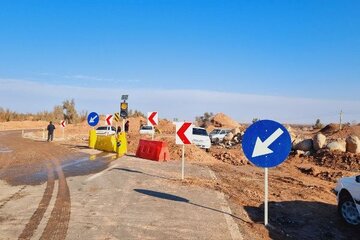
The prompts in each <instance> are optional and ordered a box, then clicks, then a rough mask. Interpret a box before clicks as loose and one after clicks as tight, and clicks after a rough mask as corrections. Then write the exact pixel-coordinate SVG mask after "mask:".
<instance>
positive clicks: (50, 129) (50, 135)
mask: <svg viewBox="0 0 360 240" xmlns="http://www.w3.org/2000/svg"><path fill="white" fill-rule="evenodd" d="M54 130H55V126H54V124H53V123H52V122H51V121H50V123H49V125H48V126H47V131H48V139H47V141H48V142H49V141H52V140H53V139H54Z"/></svg>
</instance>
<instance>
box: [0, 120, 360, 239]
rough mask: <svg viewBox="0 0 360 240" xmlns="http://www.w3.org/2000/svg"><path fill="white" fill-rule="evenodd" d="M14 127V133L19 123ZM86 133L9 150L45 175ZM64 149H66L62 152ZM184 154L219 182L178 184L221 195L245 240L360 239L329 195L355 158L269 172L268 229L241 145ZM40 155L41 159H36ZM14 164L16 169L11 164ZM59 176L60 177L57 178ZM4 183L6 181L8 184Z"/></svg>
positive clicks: (323, 159) (259, 185)
mask: <svg viewBox="0 0 360 240" xmlns="http://www.w3.org/2000/svg"><path fill="white" fill-rule="evenodd" d="M129 120H130V132H129V136H128V139H129V149H128V150H129V152H130V153H135V152H136V148H137V144H138V141H139V139H140V138H146V137H144V136H140V135H139V134H138V129H139V126H140V120H143V121H144V119H141V118H130V119H129ZM227 124H228V123H227ZM9 125H10V124H9ZM20 125H21V124H20ZM45 125H46V124H45ZM24 126H25V124H24ZM221 126H229V125H226V124H224V125H221ZM17 127H19V124H18V123H17ZM158 128H159V129H160V130H161V132H162V133H161V134H160V135H156V137H155V138H156V139H157V140H164V141H166V142H167V143H168V146H169V150H170V154H171V157H172V159H180V158H181V147H180V146H178V145H175V143H174V142H175V140H174V132H175V127H174V125H173V124H172V122H169V121H166V120H161V121H160V124H159V127H158ZM89 129H90V127H88V126H87V124H86V123H82V124H78V125H70V126H68V127H67V128H66V130H65V131H66V133H67V134H66V139H64V140H59V142H58V143H57V144H56V145H55V144H54V146H59V145H60V146H61V148H57V147H54V148H53V147H52V146H53V145H52V144H50V145H51V146H49V145H44V144H47V143H39V144H42V145H41V147H40V145H38V146H36V147H35V148H33V146H32V145H33V144H34V143H33V141H31V140H28V141H29V142H28V144H29V145H27V146H16V143H13V144H14V145H13V148H14V149H15V148H17V149H29V148H32V149H33V150H32V151H30V152H28V153H26V152H25V151H24V150H22V153H21V151H20V153H19V154H18V156H17V157H16V158H17V159H30V162H29V164H35V166H36V164H37V163H39V164H38V165H39V167H40V168H41V169H43V170H45V171H47V167H46V164H45V162H44V161H43V160H45V159H49V157H50V158H51V156H53V157H55V156H57V155H59V156H60V155H61V156H64V158H65V159H66V156H67V154H68V153H69V154H70V153H71V154H73V151H72V150H69V148H70V149H77V150H79V149H80V148H86V145H87V134H88V131H89ZM344 130H346V129H344ZM294 131H296V132H297V133H299V134H307V135H308V134H309V132H303V131H302V130H301V129H299V128H296V129H294ZM315 132H316V131H314V132H311V133H312V134H314V133H315ZM57 134H59V133H57ZM40 135H41V134H40V133H34V135H33V136H38V137H39V136H40ZM48 146H49V147H48ZM64 146H65V147H67V148H66V149H65V148H63V147H64ZM185 152H186V155H185V157H186V161H187V162H192V163H193V164H199V165H203V166H207V167H209V168H210V169H212V170H213V171H214V172H215V174H216V176H217V178H218V179H217V180H205V179H200V178H192V179H187V180H186V181H184V182H182V183H181V184H192V185H201V186H206V187H208V188H213V189H216V190H218V191H222V192H224V193H225V194H226V195H227V196H228V199H229V202H230V205H231V208H232V210H233V213H234V216H236V218H235V220H236V221H237V223H238V224H239V226H240V229H241V230H242V231H244V232H245V233H246V235H247V236H249V238H247V239H357V236H359V233H360V232H359V229H355V228H351V227H348V226H346V225H345V224H343V223H342V221H341V220H340V218H339V217H338V216H337V208H336V197H335V195H334V194H333V188H334V187H335V182H336V181H337V179H338V178H339V177H342V176H353V175H355V174H356V173H357V172H358V171H359V170H360V169H359V166H360V162H359V155H354V154H342V153H331V152H328V151H320V152H319V153H317V154H315V155H312V156H309V157H306V156H297V155H295V154H292V155H290V157H289V159H288V160H287V161H286V162H284V163H283V164H282V165H280V166H278V167H276V168H274V169H270V170H269V184H270V186H269V194H270V196H269V201H270V203H269V217H270V221H269V222H270V225H269V227H267V228H265V227H264V225H263V196H264V192H263V189H264V184H263V181H264V179H263V177H264V174H263V170H262V169H259V168H257V167H254V166H253V165H252V164H250V163H249V162H248V161H247V160H246V159H245V157H244V155H243V153H242V150H241V146H240V145H235V146H234V147H232V148H229V149H227V148H223V147H217V146H213V147H212V149H211V151H210V153H206V152H205V151H204V150H201V149H198V148H197V147H195V146H186V150H185ZM40 155H43V157H39V156H40ZM0 156H1V155H0ZM31 159H33V160H31ZM42 159H43V160H42ZM8 162H9V161H8V160H6V159H4V158H3V159H1V163H0V164H2V165H0V171H1V173H2V174H3V173H4V172H5V171H4V170H5V169H9V168H7V167H8V166H7V164H8ZM14 164H17V163H16V161H15V162H14ZM18 164H20V165H21V164H25V162H18ZM52 164H55V163H52ZM25 166H26V165H25ZM58 175H59V176H61V174H58ZM65 175H66V173H65ZM1 176H2V177H3V175H1ZM46 176H48V178H46V179H45V180H43V181H50V182H49V183H48V184H50V187H51V174H47V175H46ZM5 179H6V178H5ZM9 179H10V180H9V181H11V178H9ZM49 179H50V180H49ZM13 183H16V181H14V182H13ZM65 215H66V214H65Z"/></svg>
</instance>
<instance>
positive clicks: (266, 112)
mask: <svg viewBox="0 0 360 240" xmlns="http://www.w3.org/2000/svg"><path fill="white" fill-rule="evenodd" d="M0 86H1V87H0V103H1V104H0V106H2V107H8V108H11V109H13V110H16V111H21V112H36V111H42V110H51V109H52V107H53V106H54V105H56V104H60V103H61V102H62V101H63V100H64V99H68V98H74V99H75V100H76V101H75V102H76V104H77V107H78V108H79V109H83V110H88V111H97V112H100V113H103V114H106V113H112V112H115V111H118V109H119V102H120V99H121V95H122V94H129V107H130V108H131V109H137V110H140V111H143V112H148V111H159V114H160V117H165V118H170V119H172V118H174V117H177V118H179V119H182V120H193V119H194V117H195V116H197V115H201V114H203V113H204V112H224V113H226V114H228V115H230V116H231V117H233V118H234V119H236V120H238V121H241V122H250V121H251V120H252V119H253V118H254V117H257V118H260V119H274V120H277V121H281V122H288V123H313V122H315V120H316V119H317V118H320V119H321V120H322V121H323V122H325V123H326V122H334V121H337V120H338V112H339V111H340V110H341V109H342V110H343V111H344V121H349V122H351V121H353V120H360V102H359V101H340V100H327V99H309V98H291V97H281V96H263V95H252V94H241V93H225V92H217V91H206V90H187V89H170V90H164V89H126V88H121V87H113V88H111V87H106V88H104V87H99V88H90V87H73V86H67V85H51V84H43V83H38V82H31V81H23V80H14V79H0Z"/></svg>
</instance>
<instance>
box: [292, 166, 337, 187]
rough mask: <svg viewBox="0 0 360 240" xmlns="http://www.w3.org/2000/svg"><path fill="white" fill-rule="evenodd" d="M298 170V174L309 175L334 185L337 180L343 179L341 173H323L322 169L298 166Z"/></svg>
mask: <svg viewBox="0 0 360 240" xmlns="http://www.w3.org/2000/svg"><path fill="white" fill-rule="evenodd" d="M298 169H299V171H300V172H302V173H304V174H306V175H310V176H313V177H317V178H320V179H322V180H325V181H330V182H334V183H336V182H337V180H338V179H339V178H342V177H343V173H342V172H341V171H327V170H325V171H323V170H322V169H319V168H317V167H315V166H310V167H303V166H300V167H298Z"/></svg>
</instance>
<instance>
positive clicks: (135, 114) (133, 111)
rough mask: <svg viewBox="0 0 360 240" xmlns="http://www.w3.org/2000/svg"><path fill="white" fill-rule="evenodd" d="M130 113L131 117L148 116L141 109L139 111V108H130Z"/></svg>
mask: <svg viewBox="0 0 360 240" xmlns="http://www.w3.org/2000/svg"><path fill="white" fill-rule="evenodd" d="M128 115H129V117H143V118H146V117H145V114H144V113H142V112H141V111H138V110H132V109H130V110H129V112H128Z"/></svg>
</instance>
